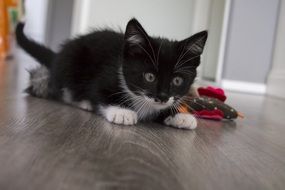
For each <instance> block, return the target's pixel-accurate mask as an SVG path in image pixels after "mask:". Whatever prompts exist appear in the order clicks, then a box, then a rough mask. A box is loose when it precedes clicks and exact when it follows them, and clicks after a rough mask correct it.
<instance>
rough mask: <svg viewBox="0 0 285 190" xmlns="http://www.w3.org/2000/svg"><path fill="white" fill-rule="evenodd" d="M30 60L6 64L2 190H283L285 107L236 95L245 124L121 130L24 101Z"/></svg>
mask: <svg viewBox="0 0 285 190" xmlns="http://www.w3.org/2000/svg"><path fill="white" fill-rule="evenodd" d="M24 62H25V61H10V62H6V63H0V189H1V190H39V189H40V190H59V189H60V190H64V189H66V190H73V189H74V190H75V189H80V190H85V189H143V190H150V189H154V190H159V189H163V190H168V189H169V190H180V189H185V190H189V189H192V190H196V189H197V190H199V189H207V190H208V189H209V190H216V189H217V190H234V189H238V190H243V189H250V190H253V189H258V190H262V189H266V190H268V189H280V190H281V189H282V190H283V189H285V114H284V112H285V101H284V100H279V99H273V98H264V97H261V96H254V95H244V94H234V93H230V94H229V100H228V102H229V103H230V104H231V105H233V106H234V107H236V108H238V109H239V110H240V111H242V112H243V113H244V114H245V115H246V118H245V119H244V120H237V121H236V122H224V123H223V122H215V121H205V120H200V121H199V126H198V128H197V129H196V130H195V131H186V130H177V129H173V128H169V127H163V126H160V125H157V124H139V125H137V126H131V127H127V126H116V125H112V124H110V123H108V122H106V121H105V120H104V119H102V118H100V117H98V116H96V115H94V114H91V113H88V112H84V111H81V110H78V109H75V108H72V107H69V106H65V105H61V104H58V103H55V102H50V101H47V100H43V99H37V98H33V97H29V96H26V95H25V94H23V93H22V90H23V89H24V87H25V85H26V84H27V73H26V71H25V68H28V67H30V65H29V63H24ZM19 63H20V64H19Z"/></svg>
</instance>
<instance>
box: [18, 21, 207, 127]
mask: <svg viewBox="0 0 285 190" xmlns="http://www.w3.org/2000/svg"><path fill="white" fill-rule="evenodd" d="M23 28H24V24H23V23H19V24H18V26H17V29H16V38H17V42H18V44H19V45H20V46H21V47H22V48H23V49H24V50H25V51H26V52H27V53H29V54H30V55H31V56H33V57H34V58H35V59H36V60H37V61H38V62H39V63H40V64H41V66H40V67H39V68H36V69H34V70H31V71H30V86H29V87H28V88H27V89H26V92H27V93H29V94H31V95H33V96H37V97H41V98H47V99H52V100H57V101H63V102H65V103H67V104H71V105H74V106H77V107H80V108H82V109H85V110H88V111H93V112H96V113H98V114H100V115H102V116H103V117H105V118H106V119H107V120H108V121H109V122H112V123H115V124H123V125H134V124H136V123H137V122H138V121H149V120H152V121H157V122H160V123H164V124H166V125H170V126H173V127H177V128H185V129H194V128H196V126H197V122H196V119H195V117H194V116H192V115H191V114H186V113H178V111H177V108H178V107H179V105H180V104H181V103H183V102H184V101H185V100H186V99H187V96H186V95H187V93H188V92H189V89H190V87H191V85H192V83H193V81H194V79H195V77H196V68H197V67H198V66H199V64H200V55H201V54H202V52H203V49H204V46H205V43H206V40H207V31H203V32H200V33H197V34H195V35H193V36H191V37H190V38H187V39H185V40H183V41H170V40H168V39H165V38H155V37H150V36H149V35H148V34H147V33H146V31H145V30H144V29H143V27H142V26H141V24H140V23H139V22H138V21H137V20H136V19H131V20H130V21H129V22H128V24H127V27H126V31H125V34H122V33H118V32H115V31H111V30H99V31H94V32H92V33H90V34H87V35H84V36H80V37H78V38H75V39H73V40H69V41H67V42H65V43H64V45H62V48H61V50H60V51H59V52H58V53H55V52H53V51H52V50H50V49H48V48H47V47H45V46H43V45H40V44H38V43H36V42H35V41H33V40H31V39H29V38H27V37H26V36H25V35H24V33H23Z"/></svg>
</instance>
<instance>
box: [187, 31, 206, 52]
mask: <svg viewBox="0 0 285 190" xmlns="http://www.w3.org/2000/svg"><path fill="white" fill-rule="evenodd" d="M207 38H208V31H206V30H205V31H202V32H199V33H197V34H195V35H193V36H191V37H190V38H188V39H185V40H183V41H182V42H181V43H182V44H186V51H187V52H189V53H191V54H193V55H201V54H202V53H203V50H204V47H205V44H206V41H207Z"/></svg>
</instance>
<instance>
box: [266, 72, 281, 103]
mask: <svg viewBox="0 0 285 190" xmlns="http://www.w3.org/2000/svg"><path fill="white" fill-rule="evenodd" d="M284 84H285V72H280V71H279V72H274V73H273V72H272V73H270V75H269V77H268V85H267V94H268V95H271V96H275V97H279V98H285V88H284V87H283V86H284Z"/></svg>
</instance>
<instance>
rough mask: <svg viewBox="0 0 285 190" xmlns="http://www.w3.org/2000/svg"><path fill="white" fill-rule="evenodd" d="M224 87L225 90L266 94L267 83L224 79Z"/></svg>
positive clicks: (222, 84)
mask: <svg viewBox="0 0 285 190" xmlns="http://www.w3.org/2000/svg"><path fill="white" fill-rule="evenodd" d="M221 86H222V88H224V89H225V90H230V91H236V92H245V93H252V94H265V93H266V85H265V84H264V83H251V82H243V81H234V80H222V83H221Z"/></svg>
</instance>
